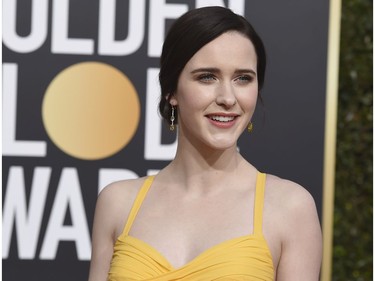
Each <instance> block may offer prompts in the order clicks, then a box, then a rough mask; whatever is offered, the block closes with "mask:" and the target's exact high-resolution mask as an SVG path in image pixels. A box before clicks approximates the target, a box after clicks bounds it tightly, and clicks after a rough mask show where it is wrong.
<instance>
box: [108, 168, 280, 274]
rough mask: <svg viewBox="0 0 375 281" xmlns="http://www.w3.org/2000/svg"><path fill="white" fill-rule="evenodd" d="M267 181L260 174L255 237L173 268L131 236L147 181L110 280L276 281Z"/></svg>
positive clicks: (121, 239) (114, 260) (230, 242)
mask: <svg viewBox="0 0 375 281" xmlns="http://www.w3.org/2000/svg"><path fill="white" fill-rule="evenodd" d="M265 178H266V175H265V174H263V173H258V176H257V183H256V193H255V207H254V231H253V233H252V234H249V235H245V236H241V237H237V238H234V239H230V240H227V241H224V242H222V243H220V244H218V245H215V246H213V247H211V248H209V249H208V250H206V251H204V252H203V253H201V254H200V255H199V256H197V257H196V258H194V259H193V260H192V261H190V262H188V263H187V264H186V265H184V266H182V267H180V268H174V267H173V266H172V265H171V264H170V263H169V262H168V260H167V259H166V258H165V257H164V256H163V255H162V254H161V253H160V252H158V251H157V250H156V249H155V248H153V247H152V246H150V245H149V244H147V243H145V242H143V241H142V240H140V239H137V238H135V237H132V236H129V235H128V233H129V231H130V228H131V226H132V224H133V221H134V219H135V217H136V215H137V213H138V210H139V208H140V206H141V204H142V202H143V200H144V198H145V196H146V194H147V192H148V190H149V188H150V186H151V184H152V181H153V179H154V177H153V176H150V177H148V178H147V179H146V180H145V182H144V184H143V186H142V187H141V189H140V191H139V193H138V195H137V198H136V199H135V201H134V205H133V207H132V209H131V211H130V214H129V218H128V221H127V222H126V224H125V227H124V231H123V232H122V234H121V235H120V236H119V237H118V238H117V240H116V243H115V246H114V253H113V257H112V261H111V266H110V270H109V274H108V280H109V281H125V280H126V281H130V280H132V281H133V280H157V281H167V280H189V281H198V280H202V281H203V280H205V281H207V280H251V281H258V280H262V281H269V280H273V276H274V268H273V263H272V256H271V253H270V250H269V248H268V245H267V242H266V240H265V239H264V236H263V233H262V219H263V202H264V186H265Z"/></svg>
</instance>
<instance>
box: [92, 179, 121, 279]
mask: <svg viewBox="0 0 375 281" xmlns="http://www.w3.org/2000/svg"><path fill="white" fill-rule="evenodd" d="M114 193H115V190H114V188H113V187H111V186H109V187H106V188H105V189H103V190H102V192H101V193H100V194H99V196H98V199H97V202H96V208H95V215H94V223H93V230H92V253H91V263H90V272H89V281H105V280H107V276H108V271H109V267H110V262H111V259H112V254H113V246H114V233H115V229H116V219H115V213H116V212H115V208H114V205H116V204H114V202H113V200H115V198H116V196H114V195H115V194H114Z"/></svg>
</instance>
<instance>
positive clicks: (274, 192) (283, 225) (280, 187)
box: [265, 175, 320, 238]
mask: <svg viewBox="0 0 375 281" xmlns="http://www.w3.org/2000/svg"><path fill="white" fill-rule="evenodd" d="M265 195H266V196H265V204H266V206H267V207H268V210H269V211H268V214H269V218H270V221H271V222H272V223H276V221H277V224H278V226H279V230H280V231H281V232H280V234H281V237H284V238H285V237H286V236H288V237H290V235H291V232H292V233H297V232H298V231H299V230H301V228H305V229H306V228H314V229H315V230H316V231H319V229H320V227H319V218H318V212H317V209H316V205H315V200H314V198H313V197H312V195H311V194H310V192H309V191H308V190H307V189H306V188H304V187H303V186H301V185H299V184H297V183H295V182H293V181H290V180H286V179H282V178H279V177H277V176H273V175H267V181H266V191H265Z"/></svg>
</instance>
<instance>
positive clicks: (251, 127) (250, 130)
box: [247, 121, 253, 133]
mask: <svg viewBox="0 0 375 281" xmlns="http://www.w3.org/2000/svg"><path fill="white" fill-rule="evenodd" d="M247 131H248V132H249V133H251V132H252V131H253V123H252V122H251V121H250V122H249V124H248V125H247Z"/></svg>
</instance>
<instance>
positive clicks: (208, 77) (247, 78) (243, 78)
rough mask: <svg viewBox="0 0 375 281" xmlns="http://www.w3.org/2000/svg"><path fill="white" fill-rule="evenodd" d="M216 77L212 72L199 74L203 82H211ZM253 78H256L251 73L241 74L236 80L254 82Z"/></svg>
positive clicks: (199, 78)
mask: <svg viewBox="0 0 375 281" xmlns="http://www.w3.org/2000/svg"><path fill="white" fill-rule="evenodd" d="M214 79H216V77H215V75H214V74H212V73H204V74H201V75H199V76H198V80H199V81H201V82H210V81H212V80H214ZM253 80H254V78H253V77H252V76H250V75H240V76H238V77H236V79H235V81H239V82H240V83H247V82H252V81H253Z"/></svg>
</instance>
